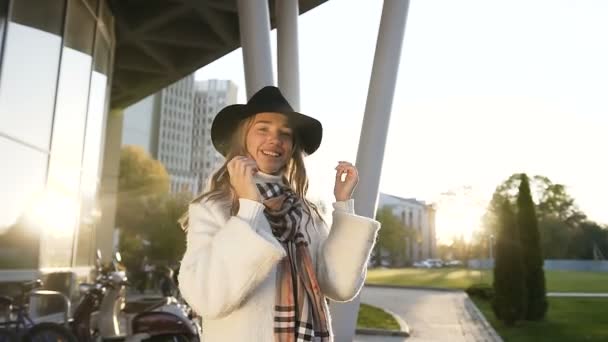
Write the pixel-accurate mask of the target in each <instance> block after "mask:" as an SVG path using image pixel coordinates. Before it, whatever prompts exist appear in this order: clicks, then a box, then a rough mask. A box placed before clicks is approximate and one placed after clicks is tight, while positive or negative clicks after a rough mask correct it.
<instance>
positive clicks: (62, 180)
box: [41, 48, 92, 267]
mask: <svg viewBox="0 0 608 342" xmlns="http://www.w3.org/2000/svg"><path fill="white" fill-rule="evenodd" d="M91 66H92V58H91V56H89V55H86V54H84V53H81V52H78V51H75V50H73V49H70V48H64V50H63V55H62V61H61V74H60V75H59V83H58V90H57V107H56V108H57V109H56V112H55V122H54V126H53V141H52V144H51V159H50V163H49V176H48V189H49V196H51V197H52V198H55V199H56V202H57V203H61V205H62V208H63V209H62V211H63V213H64V214H63V218H62V220H61V221H59V222H57V227H56V228H55V229H51V230H49V232H48V233H47V232H46V231H45V234H44V235H45V236H44V239H43V242H42V244H43V245H45V244H48V245H49V246H53V248H45V247H44V246H42V247H41V251H42V253H43V256H42V257H41V264H42V266H43V267H61V266H69V265H70V264H71V260H72V259H71V256H72V239H73V234H74V229H75V227H76V222H77V217H78V213H79V211H80V204H79V185H80V172H81V164H82V154H83V148H84V147H83V145H84V135H85V134H84V133H85V120H86V113H87V99H88V92H89V79H90V75H91Z"/></svg>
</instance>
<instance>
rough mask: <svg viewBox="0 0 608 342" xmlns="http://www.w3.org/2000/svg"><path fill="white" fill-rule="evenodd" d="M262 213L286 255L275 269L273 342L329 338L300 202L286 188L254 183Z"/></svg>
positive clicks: (325, 315) (319, 341)
mask: <svg viewBox="0 0 608 342" xmlns="http://www.w3.org/2000/svg"><path fill="white" fill-rule="evenodd" d="M257 186H258V190H259V191H260V194H261V195H262V198H263V199H264V205H265V207H266V209H265V210H264V214H265V215H266V218H267V219H268V222H269V223H270V227H271V228H272V233H273V234H274V236H275V237H276V238H277V240H278V241H279V242H280V243H281V244H282V245H283V247H284V248H285V251H286V252H287V256H286V257H285V258H283V259H282V260H281V261H280V262H279V265H278V268H277V293H276V299H275V313H274V337H275V338H274V340H275V342H296V341H317V342H327V341H330V337H329V329H328V326H327V313H326V312H325V306H324V296H323V295H322V294H321V290H320V288H319V283H318V282H317V277H316V275H315V271H314V268H313V263H312V258H311V256H310V251H309V250H308V241H307V240H306V238H305V237H304V235H303V234H302V232H301V230H300V222H301V220H302V201H301V200H300V199H299V198H298V196H296V194H295V193H294V192H293V190H291V189H290V188H289V187H287V186H285V185H282V184H277V183H264V184H257Z"/></svg>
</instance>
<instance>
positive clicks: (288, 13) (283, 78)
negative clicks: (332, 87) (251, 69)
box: [275, 0, 300, 111]
mask: <svg viewBox="0 0 608 342" xmlns="http://www.w3.org/2000/svg"><path fill="white" fill-rule="evenodd" d="M275 4H276V18H277V19H276V20H277V70H278V74H279V75H278V76H279V88H281V92H282V93H283V95H285V97H286V98H287V100H288V101H289V103H290V104H291V106H292V107H293V108H294V109H295V110H296V111H298V110H300V62H299V52H298V16H299V14H300V10H299V4H298V0H279V1H276V2H275Z"/></svg>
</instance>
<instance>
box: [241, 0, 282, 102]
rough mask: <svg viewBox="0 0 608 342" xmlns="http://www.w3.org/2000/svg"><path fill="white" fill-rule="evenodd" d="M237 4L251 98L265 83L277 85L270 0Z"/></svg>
mask: <svg viewBox="0 0 608 342" xmlns="http://www.w3.org/2000/svg"><path fill="white" fill-rule="evenodd" d="M237 6H238V12H239V30H240V32H241V46H242V48H243V63H244V65H245V83H246V88H247V98H250V97H251V96H252V95H253V94H254V93H255V92H256V91H258V90H260V89H262V88H263V87H265V86H267V85H274V77H273V75H272V56H271V52H270V18H269V13H268V11H269V10H268V0H238V1H237Z"/></svg>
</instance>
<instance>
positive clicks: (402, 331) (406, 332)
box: [355, 308, 411, 337]
mask: <svg viewBox="0 0 608 342" xmlns="http://www.w3.org/2000/svg"><path fill="white" fill-rule="evenodd" d="M379 309H381V310H382V311H384V312H386V313H387V314H389V315H391V316H393V319H394V320H395V321H397V323H398V324H399V330H385V329H370V328H361V329H356V330H355V334H356V335H367V336H393V337H410V333H411V329H410V327H409V325H407V323H405V321H404V320H403V319H402V318H401V317H400V316H399V315H397V314H395V313H394V312H392V311H390V310H388V309H385V308H379Z"/></svg>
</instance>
